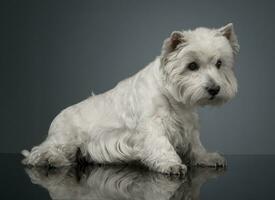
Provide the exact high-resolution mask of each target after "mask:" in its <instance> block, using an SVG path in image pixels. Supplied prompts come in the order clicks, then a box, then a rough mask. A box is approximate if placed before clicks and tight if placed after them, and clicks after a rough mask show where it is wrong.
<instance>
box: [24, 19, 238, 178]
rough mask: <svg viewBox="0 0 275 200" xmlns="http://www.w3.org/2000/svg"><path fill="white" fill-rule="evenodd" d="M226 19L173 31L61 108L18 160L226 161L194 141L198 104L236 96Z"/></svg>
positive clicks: (179, 170) (162, 168) (152, 164)
mask: <svg viewBox="0 0 275 200" xmlns="http://www.w3.org/2000/svg"><path fill="white" fill-rule="evenodd" d="M238 50H239V44H238V41H237V37H236V35H235V33H234V30H233V25H232V24H228V25H226V26H224V27H222V28H219V29H208V28H197V29H195V30H188V31H175V32H172V33H171V35H170V37H169V38H167V39H166V40H165V41H164V44H163V48H162V52H161V55H160V56H158V57H157V58H156V59H155V60H154V61H153V62H151V63H150V64H149V65H148V66H146V67H145V68H144V69H142V70H141V71H139V72H138V73H137V74H135V75H134V76H132V77H130V78H128V79H126V80H123V81H121V82H120V83H119V84H118V85H117V86H116V87H115V88H113V89H111V90H110V91H107V92H105V93H103V94H99V95H94V96H91V97H89V98H88V99H86V100H84V101H82V102H80V103H78V104H76V105H73V106H70V107H68V108H66V109H65V110H63V111H62V112H61V113H60V114H59V115H58V116H57V117H56V118H55V119H54V120H53V122H52V124H51V126H50V129H49V133H48V137H47V139H46V140H45V141H44V142H43V143H42V144H40V145H39V146H36V147H34V148H33V149H32V150H31V152H28V151H27V150H23V151H22V154H23V155H24V156H25V159H24V160H23V163H24V164H26V165H31V166H43V165H51V166H54V167H60V166H65V165H71V164H73V163H75V162H76V160H77V155H78V156H79V155H81V156H83V157H84V158H85V159H86V160H87V161H88V162H97V163H106V164H107V163H124V162H131V161H140V162H141V163H143V164H144V165H146V166H148V167H149V168H150V169H152V170H155V171H158V172H161V173H167V174H184V173H185V172H186V171H187V167H186V165H187V164H188V165H200V166H210V167H215V166H225V164H226V163H225V159H224V158H223V157H222V156H220V155H219V154H218V153H208V152H207V151H206V150H205V148H204V147H203V145H202V144H201V142H200V138H199V124H198V116H197V107H198V106H202V105H219V104H221V103H224V102H226V101H227V100H229V99H231V98H232V97H234V96H235V94H236V92H237V81H236V78H235V76H234V72H233V63H234V56H235V55H236V53H237V52H238Z"/></svg>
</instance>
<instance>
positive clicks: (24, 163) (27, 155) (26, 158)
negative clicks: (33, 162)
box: [21, 149, 30, 165]
mask: <svg viewBox="0 0 275 200" xmlns="http://www.w3.org/2000/svg"><path fill="white" fill-rule="evenodd" d="M21 154H22V155H23V156H24V157H25V158H24V159H23V160H22V164H23V165H27V164H28V162H27V161H28V158H29V155H30V152H29V151H28V150H26V149H24V150H22V151H21Z"/></svg>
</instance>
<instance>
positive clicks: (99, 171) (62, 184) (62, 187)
mask: <svg viewBox="0 0 275 200" xmlns="http://www.w3.org/2000/svg"><path fill="white" fill-rule="evenodd" d="M25 170H26V172H27V174H28V175H29V177H30V179H31V181H32V183H34V184H38V185H40V186H42V187H44V188H46V189H47V190H48V191H49V194H50V196H51V198H52V199H77V200H83V199H94V200H126V199H127V200H128V199H131V200H132V199H135V200H168V199H173V200H185V199H186V200H187V199H188V200H190V199H199V195H200V188H201V185H202V184H203V183H204V182H206V181H207V179H209V178H215V177H218V176H219V175H220V174H221V173H223V171H217V170H215V169H196V170H195V171H191V172H189V176H187V177H186V178H181V177H176V176H168V175H163V174H159V173H154V172H151V171H147V170H146V169H139V168H138V167H133V166H131V167H130V166H86V167H85V168H81V169H80V168H59V169H45V168H26V169H25Z"/></svg>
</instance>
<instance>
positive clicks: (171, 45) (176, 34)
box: [162, 31, 185, 56]
mask: <svg viewBox="0 0 275 200" xmlns="http://www.w3.org/2000/svg"><path fill="white" fill-rule="evenodd" d="M184 42H185V40H184V35H183V33H182V32H181V31H173V32H172V33H171V35H170V37H169V38H167V39H165V40H164V42H163V46H162V55H163V56H164V55H167V54H169V53H171V52H173V51H175V49H176V48H177V47H178V46H179V44H181V43H184Z"/></svg>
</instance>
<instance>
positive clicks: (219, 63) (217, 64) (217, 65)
mask: <svg viewBox="0 0 275 200" xmlns="http://www.w3.org/2000/svg"><path fill="white" fill-rule="evenodd" d="M221 65H222V61H221V60H218V61H217V62H216V67H217V68H218V69H220V68H221Z"/></svg>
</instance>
